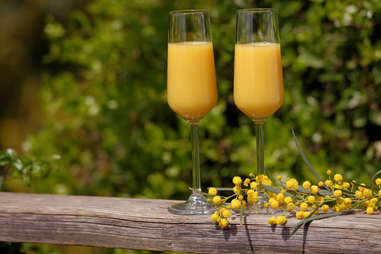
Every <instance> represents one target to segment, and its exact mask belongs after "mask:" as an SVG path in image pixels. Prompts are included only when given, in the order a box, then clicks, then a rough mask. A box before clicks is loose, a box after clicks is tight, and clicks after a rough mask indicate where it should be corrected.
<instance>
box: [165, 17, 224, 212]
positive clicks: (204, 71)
mask: <svg viewBox="0 0 381 254" xmlns="http://www.w3.org/2000/svg"><path fill="white" fill-rule="evenodd" d="M167 72H168V73H167V96H168V104H169V106H170V108H171V109H172V110H173V111H175V112H176V113H177V114H178V115H179V116H181V117H182V118H183V119H185V120H186V121H188V122H189V123H190V124H191V139H192V161H193V162H192V164H193V170H192V175H193V177H192V178H193V185H192V194H191V195H190V197H189V198H188V200H187V201H186V202H185V203H181V204H176V205H173V206H171V207H169V208H168V210H169V211H170V212H171V213H174V214H182V215H190V214H209V213H212V212H213V207H212V205H210V204H209V203H208V202H206V201H205V198H204V196H203V195H202V194H201V181H200V159H199V140H198V123H199V121H200V120H201V118H202V117H203V116H204V115H206V114H207V113H208V112H209V111H210V110H211V109H212V108H213V107H214V106H215V105H216V103H217V84H216V72H215V67H214V55H213V44H212V40H211V34H210V17H209V15H208V13H207V12H206V11H205V10H181V11H172V12H170V13H169V32H168V67H167Z"/></svg>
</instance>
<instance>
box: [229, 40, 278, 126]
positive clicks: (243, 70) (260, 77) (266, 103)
mask: <svg viewBox="0 0 381 254" xmlns="http://www.w3.org/2000/svg"><path fill="white" fill-rule="evenodd" d="M234 102H235V104H236V106H237V107H238V108H239V109H240V110H241V111H242V112H243V113H245V114H246V115H247V116H248V117H250V118H251V119H253V120H254V121H264V120H265V119H266V118H268V117H269V116H271V115H272V114H274V113H275V112H276V111H277V110H278V109H279V108H280V106H281V105H282V103H283V75H282V63H281V54H280V45H279V43H264V42H258V43H245V44H236V45H235V60H234Z"/></svg>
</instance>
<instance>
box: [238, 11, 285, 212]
mask: <svg viewBox="0 0 381 254" xmlns="http://www.w3.org/2000/svg"><path fill="white" fill-rule="evenodd" d="M234 51H235V56H234V103H235V104H236V106H237V107H238V108H239V109H240V110H241V111H242V112H243V113H245V114H246V115H247V116H248V117H250V118H251V119H252V120H253V121H254V124H255V130H256V137H257V175H259V179H258V180H259V189H258V192H259V199H258V203H257V207H255V208H254V210H253V211H252V212H256V213H267V210H266V209H265V208H264V206H263V205H264V202H265V199H266V197H265V194H264V191H263V188H262V187H261V184H260V183H261V175H264V173H265V167H264V142H263V125H264V122H265V120H266V119H267V118H268V117H270V116H271V115H272V114H274V113H275V112H276V111H277V110H278V109H279V108H280V106H281V105H282V103H283V76H282V63H281V54H280V44H279V34H278V22H277V17H276V14H275V13H274V11H273V9H266V8H264V9H243V10H239V11H238V13H237V27H236V44H235V50H234Z"/></svg>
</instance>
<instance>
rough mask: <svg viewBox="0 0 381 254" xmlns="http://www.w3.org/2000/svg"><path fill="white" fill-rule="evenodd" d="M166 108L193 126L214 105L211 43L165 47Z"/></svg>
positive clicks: (188, 43) (213, 68)
mask: <svg viewBox="0 0 381 254" xmlns="http://www.w3.org/2000/svg"><path fill="white" fill-rule="evenodd" d="M167 96H168V104H169V106H170V107H171V109H172V110H173V111H175V112H176V113H177V114H178V115H180V116H181V117H182V118H184V119H185V120H188V121H190V122H193V123H197V122H198V121H199V120H200V119H201V118H202V117H203V116H204V115H206V114H207V113H208V112H209V111H210V110H211V109H212V108H213V107H214V106H215V105H216V103H217V84H216V71H215V67H214V55H213V45H212V43H211V42H181V43H169V44H168V75H167Z"/></svg>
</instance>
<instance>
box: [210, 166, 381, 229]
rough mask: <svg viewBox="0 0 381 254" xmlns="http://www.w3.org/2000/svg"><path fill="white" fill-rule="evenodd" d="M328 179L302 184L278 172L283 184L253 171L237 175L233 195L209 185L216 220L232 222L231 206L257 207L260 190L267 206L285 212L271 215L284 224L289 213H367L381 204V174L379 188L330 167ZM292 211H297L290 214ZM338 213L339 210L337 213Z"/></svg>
mask: <svg viewBox="0 0 381 254" xmlns="http://www.w3.org/2000/svg"><path fill="white" fill-rule="evenodd" d="M326 174H327V179H326V180H325V181H319V182H317V183H316V184H312V183H311V182H310V181H304V182H303V183H302V184H301V185H299V182H298V181H297V180H296V179H295V178H290V179H287V180H286V181H282V177H281V176H278V177H277V180H278V182H279V185H280V188H274V187H269V186H272V181H271V180H270V178H269V177H268V176H266V175H257V176H255V175H254V174H252V173H250V175H249V177H248V178H245V179H244V180H242V178H241V177H239V176H235V177H233V184H234V187H233V193H234V194H233V195H231V196H227V197H223V196H219V195H217V189H216V188H209V191H208V194H207V195H208V201H209V202H211V203H212V204H213V205H214V207H215V209H216V211H215V213H214V214H213V215H212V220H213V221H215V222H216V223H218V225H219V226H220V227H222V228H225V227H228V226H229V221H228V218H230V217H231V214H232V213H231V209H234V210H240V209H248V210H250V209H253V205H254V204H256V203H257V202H258V200H259V197H258V196H259V193H260V192H262V193H264V194H265V200H267V202H265V203H264V207H266V208H269V209H274V210H277V209H278V210H282V211H283V212H282V213H281V214H280V215H279V216H277V217H274V216H272V217H270V218H269V220H268V223H269V224H271V225H284V224H286V223H287V217H286V216H290V214H295V217H296V218H297V219H299V220H303V219H306V218H309V217H313V216H315V215H317V214H319V213H329V212H330V211H332V212H342V211H346V210H351V209H362V210H365V211H366V213H367V214H373V213H374V212H375V211H377V210H378V209H379V207H380V205H381V201H380V199H381V178H377V179H376V180H375V186H376V187H375V188H370V187H368V186H366V185H365V184H357V182H356V181H351V182H346V181H344V178H343V176H342V175H341V174H334V175H333V174H332V171H331V170H327V171H326ZM289 212H293V213H290V214H288V213H289ZM335 215H336V214H335Z"/></svg>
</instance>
